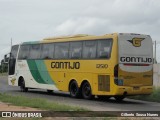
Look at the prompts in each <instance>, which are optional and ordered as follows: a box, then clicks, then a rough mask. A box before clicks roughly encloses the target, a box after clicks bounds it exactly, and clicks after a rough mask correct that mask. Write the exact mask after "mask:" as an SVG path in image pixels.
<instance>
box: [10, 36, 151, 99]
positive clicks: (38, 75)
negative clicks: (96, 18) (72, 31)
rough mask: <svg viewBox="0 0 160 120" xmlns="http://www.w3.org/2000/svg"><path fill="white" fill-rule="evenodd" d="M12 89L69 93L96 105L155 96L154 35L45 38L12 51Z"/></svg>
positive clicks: (16, 47) (13, 47) (13, 48)
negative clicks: (100, 101) (95, 99)
mask: <svg viewBox="0 0 160 120" xmlns="http://www.w3.org/2000/svg"><path fill="white" fill-rule="evenodd" d="M8 83H9V85H12V86H20V89H21V91H23V92H26V91H28V89H31V88H41V89H46V90H47V91H48V92H50V93H51V92H53V91H64V92H69V93H70V96H71V97H74V98H78V97H83V98H84V99H92V98H93V97H94V96H97V97H98V98H104V99H105V98H106V99H107V98H110V97H115V99H116V100H118V101H120V100H123V99H124V98H125V97H126V96H129V95H141V94H151V92H152V83H153V48H152V39H151V37H150V36H149V35H144V34H134V33H113V34H106V35H103V36H92V35H81V34H79V35H74V36H64V37H53V38H46V39H43V40H41V41H34V42H24V43H22V44H19V45H14V46H12V49H11V53H10V59H9V77H8Z"/></svg>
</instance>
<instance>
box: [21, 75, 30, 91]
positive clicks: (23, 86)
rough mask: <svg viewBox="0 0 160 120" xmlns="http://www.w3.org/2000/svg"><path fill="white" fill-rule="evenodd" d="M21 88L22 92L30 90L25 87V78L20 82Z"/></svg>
mask: <svg viewBox="0 0 160 120" xmlns="http://www.w3.org/2000/svg"><path fill="white" fill-rule="evenodd" d="M20 90H21V92H27V91H28V88H26V87H25V81H24V79H23V78H22V79H21V82H20Z"/></svg>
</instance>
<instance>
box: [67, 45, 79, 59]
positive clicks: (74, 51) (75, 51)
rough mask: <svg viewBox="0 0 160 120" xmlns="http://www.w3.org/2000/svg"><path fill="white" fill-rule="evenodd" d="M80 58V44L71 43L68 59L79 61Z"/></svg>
mask: <svg viewBox="0 0 160 120" xmlns="http://www.w3.org/2000/svg"><path fill="white" fill-rule="evenodd" d="M81 56H82V42H71V43H70V53H69V57H70V58H71V59H79V58H81Z"/></svg>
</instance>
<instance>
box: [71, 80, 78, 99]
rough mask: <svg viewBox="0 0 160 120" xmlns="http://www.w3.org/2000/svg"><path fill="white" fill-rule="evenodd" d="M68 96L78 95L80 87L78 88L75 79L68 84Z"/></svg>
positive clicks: (74, 96) (75, 96) (76, 96)
mask: <svg viewBox="0 0 160 120" xmlns="http://www.w3.org/2000/svg"><path fill="white" fill-rule="evenodd" d="M69 92H70V96H71V97H73V98H79V97H80V89H79V88H78V84H77V82H76V81H72V82H71V83H70V85H69Z"/></svg>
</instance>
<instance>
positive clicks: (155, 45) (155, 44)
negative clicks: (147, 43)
mask: <svg viewBox="0 0 160 120" xmlns="http://www.w3.org/2000/svg"><path fill="white" fill-rule="evenodd" d="M156 47H157V43H156V40H155V43H154V64H156Z"/></svg>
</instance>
